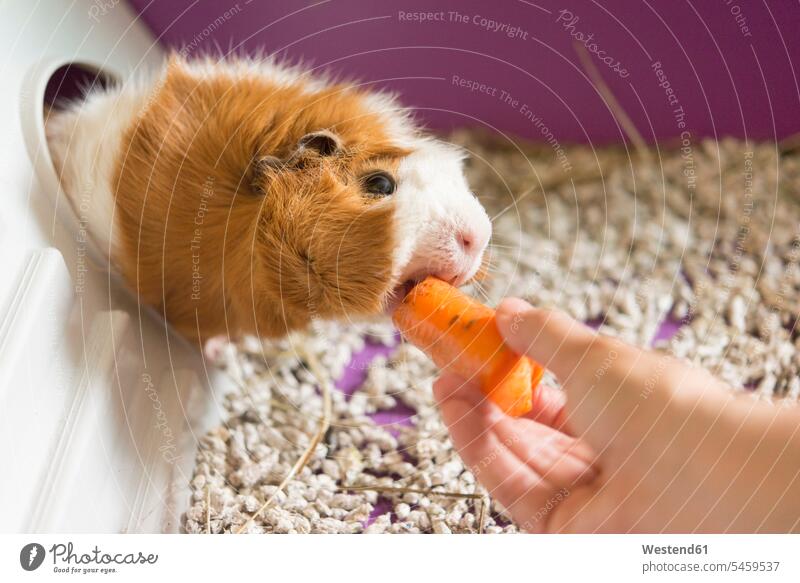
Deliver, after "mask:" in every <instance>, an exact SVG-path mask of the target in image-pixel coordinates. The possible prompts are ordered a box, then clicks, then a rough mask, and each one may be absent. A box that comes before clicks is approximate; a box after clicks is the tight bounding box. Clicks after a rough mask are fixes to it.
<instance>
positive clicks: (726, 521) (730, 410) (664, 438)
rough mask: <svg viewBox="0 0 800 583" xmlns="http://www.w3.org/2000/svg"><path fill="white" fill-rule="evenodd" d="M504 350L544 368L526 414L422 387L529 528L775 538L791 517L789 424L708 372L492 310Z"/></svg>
mask: <svg viewBox="0 0 800 583" xmlns="http://www.w3.org/2000/svg"><path fill="white" fill-rule="evenodd" d="M497 325H498V328H499V329H500V332H501V334H502V335H503V336H504V338H505V341H506V343H507V344H508V345H509V346H510V347H511V348H513V349H514V350H516V351H517V352H519V353H521V354H527V355H528V356H530V357H531V358H533V359H534V360H536V361H538V362H540V363H541V364H543V365H544V366H546V367H547V368H548V369H550V370H551V371H552V372H553V373H554V374H555V375H556V377H558V379H559V381H560V382H561V384H562V387H563V391H558V390H556V389H553V388H552V387H547V386H541V387H539V389H537V394H536V396H535V399H534V408H533V410H532V411H531V413H530V414H528V415H527V416H525V417H522V418H518V419H513V418H510V417H506V416H505V415H503V414H502V412H501V411H500V410H499V409H498V408H497V407H496V406H495V405H494V404H493V403H491V402H490V401H489V400H488V399H486V398H485V397H483V395H482V394H481V393H480V391H479V390H478V389H477V387H474V386H472V385H470V384H467V383H464V382H463V381H462V380H461V379H459V378H457V377H455V376H454V375H452V374H447V373H445V374H444V375H443V376H442V378H440V379H439V380H438V381H437V382H436V384H435V385H434V394H435V397H436V399H437V401H438V402H439V405H440V408H441V411H442V416H443V418H444V421H445V424H446V425H447V427H448V429H449V431H450V434H451V437H452V439H453V442H454V444H455V447H456V448H457V449H458V451H459V453H460V454H461V456H462V458H463V459H464V461H465V463H466V464H467V465H468V466H470V468H471V469H472V471H473V472H474V473H475V474H476V477H477V478H478V480H479V481H480V482H481V483H482V484H483V485H484V486H485V487H486V488H487V489H488V490H489V491H490V492H491V493H492V495H493V496H494V497H495V498H496V499H497V500H498V501H499V502H500V503H501V504H502V505H503V506H504V507H505V508H507V509H508V511H509V512H510V514H511V516H512V517H513V518H514V520H515V522H516V523H517V524H518V525H520V526H521V528H523V529H524V530H528V531H533V532H596V531H606V532H630V531H645V532H667V531H677V532H695V531H712V532H724V531H735V532H756V531H778V532H786V531H789V530H797V529H798V521H799V520H800V495H798V489H799V488H798V486H799V485H800V484H799V483H798V474H799V473H800V439H798V436H799V434H800V430H798V425H800V423H799V422H800V416H798V414H797V411H796V410H789V409H781V408H777V407H774V406H770V405H766V404H763V403H758V402H756V401H754V400H748V399H744V398H734V397H733V396H731V393H730V389H728V388H726V387H725V385H724V384H723V383H722V382H721V381H719V380H717V379H715V378H714V377H713V376H711V375H710V374H709V373H708V372H706V371H704V370H702V369H698V368H695V367H692V366H690V365H688V364H685V363H683V362H680V361H677V360H676V359H673V358H671V357H669V356H667V355H663V354H658V353H655V352H652V351H648V350H642V349H638V348H635V347H633V346H630V345H627V344H625V343H623V342H621V341H619V340H616V339H613V338H610V337H606V336H603V335H600V334H597V333H595V332H594V331H592V330H591V329H589V328H587V327H586V326H584V325H583V324H581V323H579V322H577V321H575V320H572V319H571V318H569V317H568V316H566V315H564V314H561V313H557V312H551V311H547V310H538V309H534V308H532V307H531V306H530V305H528V304H527V303H525V302H523V301H521V300H515V299H509V300H506V301H504V302H503V303H502V304H501V305H500V306H499V307H498V311H497Z"/></svg>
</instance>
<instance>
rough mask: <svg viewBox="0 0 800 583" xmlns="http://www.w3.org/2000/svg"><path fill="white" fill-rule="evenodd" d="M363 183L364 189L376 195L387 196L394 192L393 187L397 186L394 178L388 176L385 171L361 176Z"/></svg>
mask: <svg viewBox="0 0 800 583" xmlns="http://www.w3.org/2000/svg"><path fill="white" fill-rule="evenodd" d="M363 183H364V190H366V191H367V192H368V193H369V194H374V195H376V196H389V195H390V194H394V189H395V188H396V187H397V185H396V184H395V182H394V178H392V177H391V176H389V175H388V174H387V173H386V172H374V173H372V174H368V175H367V176H365V177H364V178H363Z"/></svg>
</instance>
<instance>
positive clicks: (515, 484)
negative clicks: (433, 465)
mask: <svg viewBox="0 0 800 583" xmlns="http://www.w3.org/2000/svg"><path fill="white" fill-rule="evenodd" d="M441 411H442V418H443V420H444V422H445V424H446V425H447V427H448V429H449V431H450V436H451V438H452V440H453V445H454V446H455V448H456V450H457V451H458V453H459V454H460V455H461V459H462V460H463V461H464V463H465V464H466V465H467V466H469V468H470V470H471V471H472V473H473V474H475V477H476V478H477V479H478V480H479V481H480V482H481V483H482V484H483V485H484V487H486V489H487V490H488V491H489V492H490V493H491V494H492V496H494V497H495V498H497V500H498V501H499V502H500V503H501V504H502V505H503V506H504V507H505V508H506V509H507V510H508V511H509V513H510V514H511V516H512V517H513V518H514V519H515V520H517V521H524V520H526V519H527V518H528V517H529V516H530V514H531V513H532V512H535V511H536V509H537V508H539V507H541V506H542V505H543V504H545V503H546V502H547V500H548V499H549V498H550V497H552V495H553V486H552V485H551V484H550V483H548V481H547V480H544V479H542V477H541V476H540V475H539V474H537V473H536V472H535V471H534V470H533V469H532V468H531V467H530V466H528V465H527V464H525V463H523V462H522V461H521V460H520V459H519V458H518V457H517V456H516V455H514V454H513V453H512V452H511V451H510V450H509V449H508V447H507V445H506V444H505V443H503V442H502V440H501V439H500V438H499V437H498V435H497V433H496V432H495V431H494V430H493V427H494V426H495V424H496V423H497V422H498V421H499V420H500V419H502V418H504V417H505V416H504V415H503V414H502V412H501V411H500V410H499V409H498V408H497V407H496V406H494V405H492V404H491V403H481V404H479V405H478V406H475V405H474V404H473V403H471V402H469V401H466V400H463V399H459V398H454V397H451V398H448V399H446V400H444V401H442V403H441Z"/></svg>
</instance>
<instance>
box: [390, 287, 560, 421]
mask: <svg viewBox="0 0 800 583" xmlns="http://www.w3.org/2000/svg"><path fill="white" fill-rule="evenodd" d="M392 320H393V321H394V323H395V326H397V328H398V329H399V330H400V333H401V334H402V335H403V336H404V337H405V338H406V340H408V341H409V342H411V343H412V344H414V345H416V346H417V347H418V348H420V349H422V350H423V351H425V353H426V354H428V355H429V356H430V357H431V359H433V362H434V363H436V366H438V367H439V368H443V369H447V370H450V371H452V372H454V373H456V374H457V375H459V376H460V377H462V378H464V379H467V380H474V381H477V383H478V384H479V386H480V387H481V390H482V391H483V393H484V394H485V395H486V396H487V397H489V399H491V400H492V401H493V402H494V403H496V404H497V405H498V406H499V407H500V408H501V409H502V410H503V411H504V412H505V413H507V414H508V415H512V416H514V417H517V416H519V415H524V414H525V413H527V412H528V411H530V410H531V408H532V407H533V391H534V390H535V389H536V386H537V385H538V384H539V381H540V380H541V378H542V374H543V373H544V369H543V368H542V367H541V366H540V365H539V364H537V363H536V362H534V361H532V360H531V359H530V358H528V357H526V356H520V355H518V354H516V353H515V352H514V351H513V350H511V349H510V348H509V347H508V346H506V345H505V343H504V342H503V338H502V336H500V332H499V331H498V330H497V325H496V324H495V311H494V310H493V309H492V308H489V307H487V306H484V305H483V304H481V303H479V302H477V301H476V300H474V299H473V298H471V297H469V296H467V295H466V294H464V293H463V292H461V291H460V290H458V289H457V288H455V287H453V286H451V285H450V284H448V283H445V282H444V281H442V280H440V279H437V278H434V277H428V278H427V279H425V280H423V281H422V282H420V283H418V284H417V285H415V286H414V287H413V288H412V290H411V291H410V292H409V293H408V295H407V296H406V297H405V299H404V300H403V302H402V303H401V304H400V305H399V306H398V307H397V308H396V309H395V311H394V315H393V316H392Z"/></svg>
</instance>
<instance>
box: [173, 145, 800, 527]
mask: <svg viewBox="0 0 800 583" xmlns="http://www.w3.org/2000/svg"><path fill="white" fill-rule="evenodd" d="M451 139H452V140H453V141H454V142H456V143H458V144H460V145H461V146H463V147H464V148H465V149H467V150H468V151H469V152H470V155H471V156H470V161H469V162H468V166H467V175H468V178H469V180H470V183H471V185H472V187H473V189H474V191H475V192H476V193H478V194H479V196H480V197H481V199H482V202H483V203H484V205H485V206H486V207H487V209H488V211H489V213H490V215H491V216H492V217H494V221H493V222H494V237H493V245H492V247H491V251H490V253H491V268H490V271H489V274H488V276H487V278H486V279H485V280H484V281H483V282H482V283H480V284H478V285H475V286H474V290H473V291H474V292H475V293H476V294H478V295H479V296H481V297H482V298H483V299H484V300H487V301H488V302H490V303H495V302H497V301H498V300H499V299H500V298H502V297H503V296H506V295H516V296H521V297H524V298H526V299H528V300H529V301H531V302H532V303H533V304H535V305H538V306H549V307H557V308H560V309H562V310H565V311H567V312H569V313H570V314H571V315H572V316H574V317H575V318H578V319H581V320H584V321H589V322H592V323H593V324H595V325H597V326H599V328H600V330H601V331H602V332H604V333H607V334H613V335H615V336H618V337H620V338H622V339H624V340H626V341H629V342H632V343H635V344H638V345H641V346H651V345H654V346H655V348H656V349H657V350H662V351H668V352H671V353H673V354H674V355H676V356H678V357H682V358H686V359H688V360H691V361H693V362H695V363H697V364H699V365H701V366H704V367H706V368H708V369H709V370H711V371H712V372H713V373H715V374H717V375H719V376H720V377H722V378H723V379H724V380H726V381H727V382H729V383H730V384H731V385H732V387H733V390H735V391H742V392H747V393H748V394H750V395H752V396H753V398H760V399H776V400H780V401H781V402H783V403H795V402H796V401H797V399H798V397H799V396H800V380H798V371H799V370H800V350H798V347H800V337H799V336H800V335H798V333H797V330H796V324H797V318H798V314H800V304H799V303H798V302H799V301H800V300H799V298H800V294H798V291H799V288H800V203H799V202H798V195H799V193H800V155H798V154H797V153H793V152H786V153H781V152H780V150H779V147H778V145H776V144H775V143H764V144H755V143H750V144H747V143H744V142H740V141H735V140H728V139H726V140H722V141H720V142H715V141H703V142H700V143H689V145H688V146H686V144H678V145H677V147H674V148H671V149H664V148H661V149H660V150H658V149H652V150H650V151H649V152H648V154H647V155H646V156H637V155H635V154H629V153H628V152H627V151H626V150H625V149H623V148H621V147H614V148H604V149H598V150H595V149H592V148H590V147H587V146H575V147H571V148H569V149H568V150H567V155H568V157H569V161H570V167H571V168H572V169H573V170H571V172H570V173H569V174H566V173H564V171H563V170H562V167H563V166H562V165H560V164H556V163H554V160H553V153H552V151H551V150H549V149H547V148H545V147H542V146H538V145H533V144H525V143H520V142H515V143H510V142H499V141H498V140H497V139H496V138H492V137H490V136H487V135H484V134H481V133H478V132H475V131H461V132H458V133H456V134H454V135H453V136H452V137H451ZM681 146H683V148H681ZM674 328H677V333H676V334H674V335H672V336H671V337H670V338H665V337H664V336H665V334H664V333H665V330H669V329H674ZM365 342H372V343H382V344H386V345H389V346H394V345H395V342H396V341H395V336H394V333H393V330H392V329H391V327H390V324H389V323H388V322H378V323H371V324H360V325H349V326H345V325H338V324H331V323H321V322H319V323H316V324H315V325H314V327H313V329H312V330H311V331H310V332H309V333H308V334H306V335H302V336H294V337H292V338H289V339H286V340H284V341H281V342H276V343H269V344H263V345H262V343H260V342H259V341H257V340H256V339H253V338H246V339H243V340H242V341H241V342H238V343H236V344H229V345H227V346H226V347H225V349H224V350H223V352H222V357H221V362H220V363H219V365H220V366H223V367H224V368H225V369H226V370H227V371H228V372H229V373H230V374H231V375H232V376H233V377H234V378H235V379H236V381H237V384H238V385H239V387H240V390H238V391H235V392H232V393H231V394H229V395H227V397H226V401H225V420H224V423H223V424H222V425H220V426H218V427H217V428H215V429H213V430H212V431H210V432H209V433H208V434H207V435H206V436H205V437H203V439H202V440H201V442H200V444H199V447H198V452H197V463H196V467H195V472H194V476H193V478H192V482H191V488H192V492H193V494H192V498H191V502H190V508H189V510H188V511H187V512H186V514H185V516H184V529H185V531H186V532H192V533H199V532H214V533H219V532H236V531H239V530H243V531H245V532H253V533H273V532H274V533H290V532H319V533H360V532H369V533H384V532H386V533H404V532H408V533H412V532H434V533H451V532H452V533H460V532H489V533H498V532H516V531H517V528H516V526H515V525H514V524H513V523H512V522H511V521H510V519H509V518H508V516H506V515H505V513H504V509H503V508H502V507H500V506H499V505H498V504H497V503H496V502H494V501H490V498H489V496H488V493H487V492H486V491H485V490H484V489H483V488H482V487H481V486H480V485H479V484H478V483H477V481H476V479H475V476H474V475H473V473H472V472H470V471H469V470H467V469H466V468H465V467H464V465H463V464H462V463H461V460H460V458H459V457H458V456H457V454H456V453H455V451H454V450H453V447H452V443H451V442H450V440H449V438H448V436H447V432H446V430H445V428H444V426H443V424H442V421H441V419H440V417H439V414H438V411H437V409H436V408H435V406H434V404H433V399H432V394H431V384H432V382H433V380H434V378H435V375H436V371H435V369H434V367H433V366H432V364H431V363H430V362H429V361H428V359H427V357H425V356H424V355H423V354H422V353H421V352H420V351H418V350H417V349H415V348H413V347H411V346H409V345H407V344H399V345H397V346H396V348H394V350H393V353H392V354H391V356H390V357H388V358H384V357H378V358H376V359H375V360H374V361H373V362H372V363H371V364H370V365H369V367H368V370H367V378H366V381H365V382H364V383H363V385H362V386H360V387H359V388H357V389H356V391H355V392H354V393H353V394H352V396H350V397H349V398H348V397H347V396H346V395H344V394H343V393H342V392H339V391H333V392H332V394H331V399H332V408H331V419H330V427H329V428H328V430H327V432H326V433H325V435H324V436H323V439H322V442H321V443H320V444H319V445H317V446H316V447H315V448H314V451H313V452H311V454H310V456H309V459H308V462H307V463H306V464H305V466H304V467H303V468H302V469H301V470H300V471H299V472H298V473H297V475H296V476H295V477H294V479H292V480H290V481H289V482H288V483H287V485H286V487H285V489H283V490H282V491H280V492H278V491H277V485H278V484H280V483H281V482H282V481H283V480H284V479H285V477H286V476H287V474H288V472H289V471H290V470H291V469H292V467H293V466H294V465H295V463H296V462H297V460H298V458H299V457H300V456H302V455H303V453H304V449H305V448H308V447H309V444H310V440H311V439H312V437H313V436H314V435H315V432H316V431H317V430H318V427H319V420H320V417H321V415H322V414H323V399H322V397H321V395H320V392H319V390H318V379H317V378H316V377H315V375H314V374H313V373H312V371H310V370H309V369H308V367H307V366H306V364H307V363H306V361H304V360H303V359H302V358H301V355H302V354H309V353H310V354H312V355H313V357H315V358H316V359H317V360H318V361H319V363H320V364H321V366H322V367H323V368H324V369H325V372H326V374H328V375H329V378H331V379H337V378H339V377H340V376H341V375H342V373H343V371H344V369H345V367H346V365H347V363H348V362H350V360H351V358H352V356H353V354H355V353H357V352H358V351H360V350H361V349H362V348H363V346H364V344H365ZM298 347H302V350H299V349H298ZM306 360H307V359H306ZM547 382H550V383H551V384H556V381H555V379H553V378H549V379H548V381H547ZM398 406H402V407H404V408H405V409H407V410H410V411H411V412H412V414H411V415H410V417H409V421H410V425H407V426H406V425H394V426H390V427H382V426H379V425H378V424H376V422H375V421H374V420H373V419H372V417H371V415H373V414H374V413H377V412H381V411H391V410H394V409H396V408H397V407H398ZM270 498H272V499H273V500H272V501H270ZM267 501H270V502H269V504H268V505H266V507H265V502H267Z"/></svg>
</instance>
